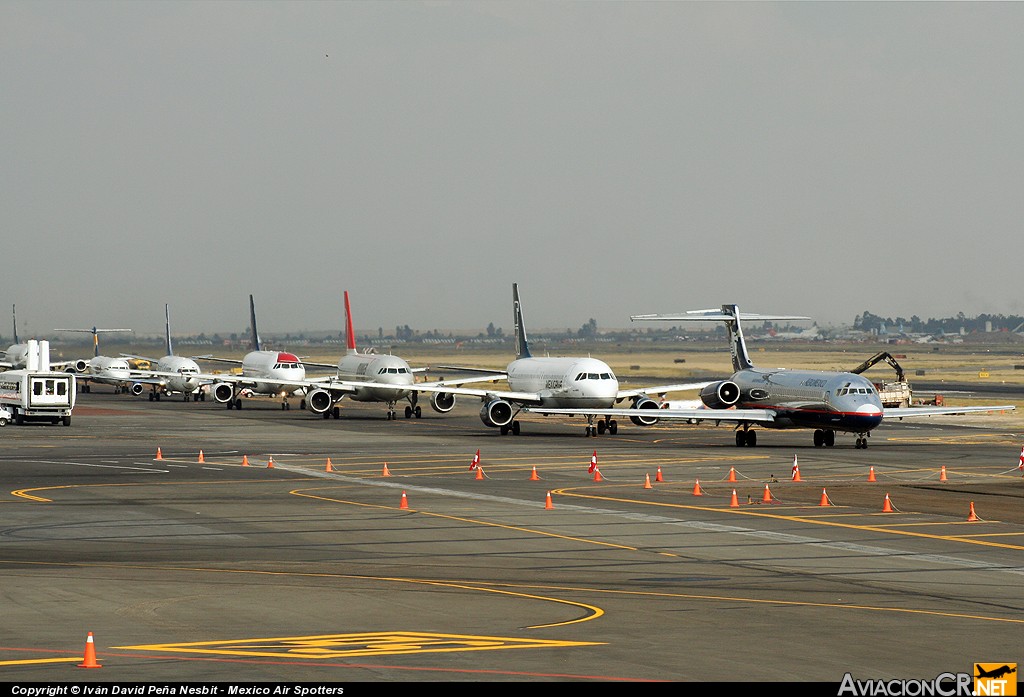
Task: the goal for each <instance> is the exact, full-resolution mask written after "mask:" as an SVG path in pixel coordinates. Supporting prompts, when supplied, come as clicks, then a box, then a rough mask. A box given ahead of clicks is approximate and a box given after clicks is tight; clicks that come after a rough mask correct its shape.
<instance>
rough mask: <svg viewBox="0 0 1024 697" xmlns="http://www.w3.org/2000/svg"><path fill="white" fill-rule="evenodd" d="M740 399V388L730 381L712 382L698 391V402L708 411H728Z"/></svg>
mask: <svg viewBox="0 0 1024 697" xmlns="http://www.w3.org/2000/svg"><path fill="white" fill-rule="evenodd" d="M739 398H740V386H739V385H737V384H736V383H735V382H732V381H731V380H720V381H719V382H713V383H711V384H710V385H708V386H707V387H705V388H704V389H702V390H701V391H700V401H702V402H704V406H706V407H707V408H708V409H728V408H729V407H731V406H732V405H733V404H735V403H736V402H737V401H738V400H739Z"/></svg>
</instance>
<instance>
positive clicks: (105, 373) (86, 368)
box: [53, 327, 132, 394]
mask: <svg viewBox="0 0 1024 697" xmlns="http://www.w3.org/2000/svg"><path fill="white" fill-rule="evenodd" d="M53 331H55V332H86V333H89V334H92V346H93V356H92V358H89V359H85V358H80V359H78V360H75V361H71V362H70V363H69V364H68V371H69V372H73V373H75V374H76V375H77V376H78V385H79V387H78V389H79V390H81V391H82V392H90V391H91V385H90V383H96V384H98V385H113V387H114V392H115V393H118V394H119V393H121V392H128V386H129V384H130V383H131V381H132V369H131V366H130V365H129V364H128V359H127V358H123V357H120V356H116V357H112V356H101V355H100V337H99V335H100V334H101V333H105V332H130V331H131V329H97V328H96V327H93V328H92V329H54V330H53Z"/></svg>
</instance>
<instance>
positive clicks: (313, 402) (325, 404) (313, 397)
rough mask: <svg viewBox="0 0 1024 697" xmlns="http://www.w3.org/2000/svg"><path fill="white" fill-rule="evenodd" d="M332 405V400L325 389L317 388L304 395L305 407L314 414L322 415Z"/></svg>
mask: <svg viewBox="0 0 1024 697" xmlns="http://www.w3.org/2000/svg"><path fill="white" fill-rule="evenodd" d="M333 405H334V398H333V397H331V393H330V392H328V391H327V390H325V389H322V388H319V387H318V388H317V389H315V390H313V391H312V392H310V393H309V394H308V395H306V406H307V407H309V410H310V411H312V412H313V413H315V414H323V413H324V412H326V411H327V410H328V409H330V408H331V407H332V406H333Z"/></svg>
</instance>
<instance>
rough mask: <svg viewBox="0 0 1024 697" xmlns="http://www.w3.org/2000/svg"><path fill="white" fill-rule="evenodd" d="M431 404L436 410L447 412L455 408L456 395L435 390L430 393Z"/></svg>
mask: <svg viewBox="0 0 1024 697" xmlns="http://www.w3.org/2000/svg"><path fill="white" fill-rule="evenodd" d="M430 406H431V407H432V408H433V410H434V411H436V412H440V413H442V414H447V413H448V412H450V411H451V410H452V409H453V408H455V395H453V394H452V393H451V392H434V393H433V394H432V395H430ZM485 423H486V422H485Z"/></svg>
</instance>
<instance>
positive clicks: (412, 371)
mask: <svg viewBox="0 0 1024 697" xmlns="http://www.w3.org/2000/svg"><path fill="white" fill-rule="evenodd" d="M344 295H345V332H346V337H345V342H346V343H345V354H344V355H343V356H342V357H341V358H340V359H339V360H338V364H337V365H336V366H331V365H327V364H321V363H306V365H310V366H315V367H320V368H334V369H335V374H334V375H332V376H328V377H323V378H317V379H314V380H307V381H304V382H302V383H300V384H299V385H297V386H298V387H304V388H306V390H307V392H306V405H307V406H308V407H309V410H310V411H312V412H314V413H316V414H322V415H323V418H325V419H328V418H331V417H332V416H333V417H334V418H335V419H337V418H339V416H340V413H341V409H340V407H339V405H338V403H339V402H340V401H341V400H342V399H344V398H345V397H348V398H349V399H351V400H353V401H356V402H384V403H385V404H387V408H388V419H389V420H393V419H396V418H397V415H396V411H395V406H396V404H397V403H398V401H399V400H403V399H404V400H407V401H408V402H409V403H408V404H407V405H406V407H405V418H407V419H409V418H412V417H413V416H415V417H416V418H417V419H419V418H421V417H422V415H423V410H422V407H421V406H420V405H419V403H418V402H419V392H420V391H430V390H431V389H432V388H439V387H441V386H444V385H448V384H462V383H465V382H469V381H471V380H472V379H467V380H461V381H458V380H456V381H451V382H446V381H435V382H430V383H423V382H421V383H417V382H416V373H421V372H424V371H425V369H424V368H413V367H411V366H410V365H409V363H408V362H406V361H405V359H403V358H400V357H398V356H395V355H391V354H373V353H360V352H359V351H358V350H357V349H356V335H355V331H354V330H353V325H352V307H351V304H350V302H349V297H348V291H347V290H346V291H345V294H344ZM476 379H484V378H476ZM486 379H488V380H490V379H493V378H491V377H490V376H488V377H487V378H486ZM430 405H431V407H432V408H433V409H434V411H436V412H439V413H442V414H444V413H447V412H449V411H451V410H452V408H454V406H455V398H454V396H451V395H447V394H446V393H443V392H440V391H434V392H433V393H432V395H431V400H430Z"/></svg>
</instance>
